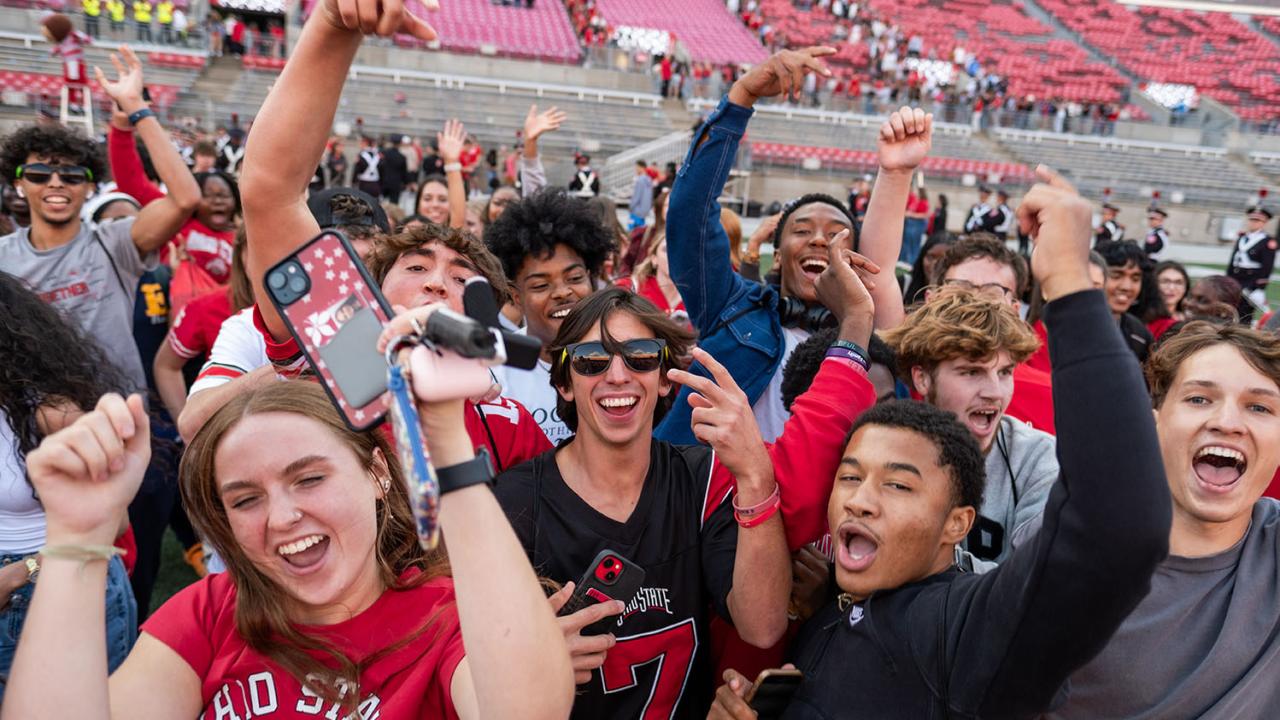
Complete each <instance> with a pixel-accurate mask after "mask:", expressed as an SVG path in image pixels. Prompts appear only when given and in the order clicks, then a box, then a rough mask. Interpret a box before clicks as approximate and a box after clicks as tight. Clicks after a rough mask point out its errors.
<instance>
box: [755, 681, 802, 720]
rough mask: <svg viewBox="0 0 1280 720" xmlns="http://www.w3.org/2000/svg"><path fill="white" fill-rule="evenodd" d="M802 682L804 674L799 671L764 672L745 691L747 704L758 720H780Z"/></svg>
mask: <svg viewBox="0 0 1280 720" xmlns="http://www.w3.org/2000/svg"><path fill="white" fill-rule="evenodd" d="M802 682H804V674H803V673H801V672H800V671H799V670H765V671H763V672H761V673H760V676H759V677H757V678H756V682H755V684H754V685H752V686H751V690H749V691H747V697H746V701H747V704H748V705H750V706H751V709H752V710H755V711H756V715H757V717H758V718H759V720H772V719H773V718H780V717H782V713H784V712H786V709H787V706H788V705H790V704H791V696H793V695H795V694H796V690H799V689H800V683H802Z"/></svg>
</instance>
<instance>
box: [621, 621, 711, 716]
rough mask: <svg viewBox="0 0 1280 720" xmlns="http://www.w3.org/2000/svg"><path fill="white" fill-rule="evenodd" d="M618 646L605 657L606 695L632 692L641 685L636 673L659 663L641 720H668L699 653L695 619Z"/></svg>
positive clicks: (623, 639) (628, 639) (626, 638)
mask: <svg viewBox="0 0 1280 720" xmlns="http://www.w3.org/2000/svg"><path fill="white" fill-rule="evenodd" d="M617 641H618V643H617V644H616V645H614V646H613V647H612V648H610V650H609V652H608V654H606V655H605V658H604V665H602V666H601V667H600V675H601V677H602V679H603V681H604V691H605V693H615V692H621V691H623V690H630V689H632V688H634V687H636V685H637V684H638V681H637V680H636V671H637V670H638V669H639V668H640V667H642V666H645V665H649V664H652V663H655V662H656V663H657V673H656V674H655V676H654V681H653V687H652V688H650V691H649V701H648V702H647V703H645V706H644V711H643V712H642V713H640V718H641V720H666V719H667V718H670V717H671V716H672V714H673V713H674V712H675V708H676V705H677V704H678V703H679V702H680V697H681V696H682V695H684V688H685V684H686V683H687V682H688V681H689V670H690V669H691V667H692V665H693V655H694V653H695V652H696V651H697V649H698V632H697V630H695V629H694V626H693V619H692V618H690V619H688V620H685V621H683V622H679V623H676V624H675V625H670V626H668V627H665V628H662V629H660V630H653V631H650V632H647V633H643V634H640V635H632V636H630V637H620V638H617Z"/></svg>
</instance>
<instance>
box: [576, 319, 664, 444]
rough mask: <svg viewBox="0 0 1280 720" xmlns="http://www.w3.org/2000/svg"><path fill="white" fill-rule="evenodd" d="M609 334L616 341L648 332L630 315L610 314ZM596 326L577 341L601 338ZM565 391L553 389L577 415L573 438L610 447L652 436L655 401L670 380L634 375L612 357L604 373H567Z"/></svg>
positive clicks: (658, 372)
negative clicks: (574, 408) (585, 374)
mask: <svg viewBox="0 0 1280 720" xmlns="http://www.w3.org/2000/svg"><path fill="white" fill-rule="evenodd" d="M605 323H606V325H607V327H608V329H609V336H610V337H611V338H613V339H614V340H615V341H617V342H618V343H625V342H626V341H628V340H634V339H636V338H652V337H654V333H653V331H652V330H650V329H649V328H648V327H646V326H645V324H644V323H642V322H640V320H639V319H637V318H636V317H635V316H634V315H631V314H630V313H627V312H622V311H619V312H614V313H613V314H611V315H609V316H608V318H607V319H606V321H605ZM601 337H602V336H601V333H600V326H599V325H597V326H595V327H593V328H591V330H589V331H588V332H587V333H586V334H585V335H583V336H582V338H581V339H580V340H578V342H591V341H593V340H600V339H601ZM569 380H570V387H569V388H568V389H567V390H566V389H563V388H558V389H557V390H558V392H559V393H560V395H561V396H562V397H563V398H564V399H565V400H566V401H568V402H572V403H574V404H575V406H576V408H577V411H578V438H580V439H582V440H585V441H587V442H598V443H603V444H605V445H611V446H615V447H617V446H625V445H629V444H631V443H633V442H638V441H643V442H648V441H649V437H650V436H651V435H652V434H653V413H654V408H655V407H657V404H658V399H659V398H661V397H665V396H666V395H667V394H669V393H670V392H671V388H672V386H671V381H670V380H667V378H666V377H665V376H664V374H663V372H662V370H661V369H656V370H653V371H651V372H636V371H635V370H632V369H631V368H630V367H627V364H626V362H625V361H624V360H623V359H622V356H621V355H615V356H613V359H612V360H611V361H610V363H609V369H608V370H606V371H604V372H603V373H601V374H599V375H592V376H583V375H580V374H578V373H577V372H576V371H574V370H570V371H569Z"/></svg>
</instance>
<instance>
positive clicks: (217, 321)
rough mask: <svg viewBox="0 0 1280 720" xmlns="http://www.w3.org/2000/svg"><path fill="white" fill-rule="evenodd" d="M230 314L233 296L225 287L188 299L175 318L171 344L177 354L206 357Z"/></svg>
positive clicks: (186, 356)
mask: <svg viewBox="0 0 1280 720" xmlns="http://www.w3.org/2000/svg"><path fill="white" fill-rule="evenodd" d="M229 317H231V298H230V296H228V295H227V291H226V290H215V291H213V292H211V293H208V294H206V295H201V296H200V297H198V298H196V299H195V300H192V301H191V302H189V303H187V304H186V306H185V307H183V308H182V309H181V310H179V311H178V314H177V315H176V316H175V317H174V319H173V327H172V328H170V330H169V347H170V348H172V349H173V351H174V352H175V353H177V355H178V357H181V358H186V359H187V360H191V359H194V358H201V359H203V358H207V357H208V356H209V351H210V350H211V349H212V348H213V341H214V340H217V339H218V331H219V330H221V329H222V323H223V321H224V320H226V319H227V318H229Z"/></svg>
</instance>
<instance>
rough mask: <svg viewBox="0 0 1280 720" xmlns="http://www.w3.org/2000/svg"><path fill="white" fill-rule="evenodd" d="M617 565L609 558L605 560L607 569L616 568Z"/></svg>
mask: <svg viewBox="0 0 1280 720" xmlns="http://www.w3.org/2000/svg"><path fill="white" fill-rule="evenodd" d="M617 564H618V563H616V562H614V560H613V558H607V559H605V561H604V566H605V567H607V568H611V567H614V566H615V565H617Z"/></svg>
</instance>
